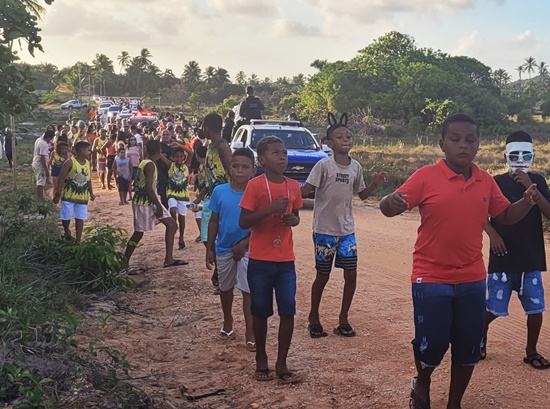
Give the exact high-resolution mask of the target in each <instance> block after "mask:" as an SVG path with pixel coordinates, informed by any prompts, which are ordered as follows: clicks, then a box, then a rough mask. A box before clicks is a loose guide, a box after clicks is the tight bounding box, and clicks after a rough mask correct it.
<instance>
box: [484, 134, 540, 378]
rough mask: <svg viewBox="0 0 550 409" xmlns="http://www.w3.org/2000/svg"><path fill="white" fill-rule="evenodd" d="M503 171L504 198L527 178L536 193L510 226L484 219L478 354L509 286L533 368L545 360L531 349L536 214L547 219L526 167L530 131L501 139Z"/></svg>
mask: <svg viewBox="0 0 550 409" xmlns="http://www.w3.org/2000/svg"><path fill="white" fill-rule="evenodd" d="M504 157H505V159H506V161H507V162H508V167H509V171H508V172H506V173H503V174H501V175H497V176H495V181H496V182H497V184H498V186H499V187H500V189H501V190H502V193H504V196H506V197H507V198H508V200H510V202H512V203H513V202H516V201H517V200H519V199H520V198H521V197H522V196H523V192H524V191H525V190H526V189H527V188H529V186H531V185H532V184H533V183H534V184H536V185H537V189H538V190H539V191H540V193H541V197H540V199H539V200H538V202H537V205H536V206H533V207H532V208H531V210H530V211H529V213H527V216H525V218H524V219H522V220H521V221H519V222H518V223H516V224H514V225H503V224H501V223H499V222H498V221H496V220H495V219H490V221H489V223H487V226H486V227H485V231H486V232H487V234H488V235H489V238H490V239H491V253H490V256H489V268H488V273H489V275H488V279H487V290H488V297H487V313H486V317H485V337H484V338H483V346H482V350H481V359H485V357H486V356H487V346H486V343H487V332H488V330H489V325H490V324H491V322H493V321H494V320H495V319H496V318H497V317H504V316H507V315H508V304H509V303H510V297H511V295H512V291H516V292H517V293H518V297H519V300H520V301H521V305H522V307H523V310H524V311H525V314H526V315H527V345H526V348H525V358H523V362H525V363H526V364H529V365H531V366H532V367H533V368H535V369H548V368H550V362H549V361H548V360H547V359H546V358H544V357H543V356H542V355H541V354H539V353H538V351H537V341H538V338H539V333H540V329H541V327H542V313H543V312H544V310H545V304H544V289H543V286H542V277H541V271H546V254H545V251H544V236H543V226H542V217H541V213H542V214H543V215H544V216H545V217H546V218H550V203H549V202H548V201H549V199H550V190H549V189H548V185H547V183H546V180H545V179H544V177H543V176H541V175H539V174H538V173H532V172H529V169H530V168H531V165H532V164H533V159H534V157H535V153H534V150H533V141H532V138H531V136H530V135H529V134H528V133H527V132H524V131H516V132H513V133H511V134H510V135H508V137H507V138H506V154H505V155H504Z"/></svg>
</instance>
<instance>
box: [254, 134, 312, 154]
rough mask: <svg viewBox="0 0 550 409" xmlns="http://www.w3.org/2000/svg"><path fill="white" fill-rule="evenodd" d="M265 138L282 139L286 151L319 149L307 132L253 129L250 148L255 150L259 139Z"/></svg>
mask: <svg viewBox="0 0 550 409" xmlns="http://www.w3.org/2000/svg"><path fill="white" fill-rule="evenodd" d="M266 136H276V137H277V138H280V139H282V141H283V143H284V144H285V147H286V148H287V149H307V150H313V151H317V150H319V149H320V148H319V145H318V144H317V142H316V141H315V139H313V137H312V136H311V135H310V134H309V133H308V132H306V131H301V130H298V129H296V130H294V129H288V130H287V129H254V130H253V131H252V140H251V141H250V147H251V148H256V145H257V144H258V142H259V141H260V139H262V138H263V137H266Z"/></svg>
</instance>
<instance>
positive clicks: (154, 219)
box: [125, 140, 188, 267]
mask: <svg viewBox="0 0 550 409" xmlns="http://www.w3.org/2000/svg"><path fill="white" fill-rule="evenodd" d="M160 148H161V146H160V142H159V141H155V140H151V141H149V142H147V153H148V155H149V156H148V159H144V160H142V161H141V163H140V164H139V167H138V174H137V178H136V181H135V183H134V199H133V200H132V211H133V213H134V233H133V234H132V237H130V240H128V245H127V246H126V252H125V255H126V261H127V262H128V263H129V262H130V258H131V257H132V254H133V253H134V250H135V249H136V247H137V245H138V243H139V242H140V240H141V239H142V238H143V233H145V232H146V231H151V230H153V229H154V228H155V225H156V224H158V223H162V224H164V225H165V226H166V234H165V236H164V241H165V245H166V254H165V257H164V267H175V266H184V265H186V264H188V263H187V261H183V260H176V259H174V235H175V234H176V230H177V225H176V222H175V221H174V219H172V216H171V215H170V213H169V212H168V210H166V208H165V207H164V206H163V205H162V203H161V202H160V200H159V198H158V196H157V194H156V193H155V190H156V184H157V174H158V173H157V166H156V165H155V162H156V161H157V160H159V159H160V155H161V153H160Z"/></svg>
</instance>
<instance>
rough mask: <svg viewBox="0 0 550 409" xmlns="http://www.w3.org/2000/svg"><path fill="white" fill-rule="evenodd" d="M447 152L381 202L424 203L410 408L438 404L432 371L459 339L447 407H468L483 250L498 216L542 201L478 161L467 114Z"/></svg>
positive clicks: (513, 219)
mask: <svg viewBox="0 0 550 409" xmlns="http://www.w3.org/2000/svg"><path fill="white" fill-rule="evenodd" d="M439 145H440V147H441V150H442V151H443V152H444V154H445V158H444V159H441V160H440V161H439V162H438V163H437V164H435V165H429V166H425V167H423V168H421V169H419V170H417V171H416V172H415V173H414V174H413V175H412V176H411V177H410V178H409V179H408V180H407V181H406V182H405V183H404V184H403V185H402V186H401V187H400V188H399V189H397V191H395V192H394V193H392V194H391V195H388V196H386V197H384V198H383V199H382V201H381V202H380V210H381V211H382V213H383V214H384V215H385V216H388V217H393V216H397V215H399V214H401V213H403V212H404V211H405V210H407V209H409V210H411V209H412V208H414V207H416V206H418V209H419V213H420V227H419V229H418V237H417V240H416V244H415V250H414V254H413V272H412V279H411V281H412V298H413V307H414V325H415V338H414V340H413V350H414V357H415V361H416V369H417V371H418V375H417V377H416V378H415V379H413V382H412V385H411V387H412V390H411V397H410V400H409V408H411V409H425V408H429V407H430V382H431V374H432V373H433V371H434V369H435V368H436V367H437V366H438V365H439V364H440V362H441V360H442V359H443V357H444V355H445V353H446V352H447V349H448V348H449V344H451V345H452V346H451V353H452V366H451V386H450V390H449V398H448V403H447V409H460V407H461V401H462V397H463V395H464V392H465V391H466V388H467V386H468V383H469V382H470V378H471V376H472V373H473V370H474V366H475V365H476V364H477V363H478V362H479V359H480V352H481V344H482V338H483V333H484V316H485V292H486V282H485V279H486V274H487V273H486V270H485V264H484V263H483V257H482V253H481V249H482V237H483V229H484V227H485V224H486V223H487V215H490V216H491V217H492V218H494V219H495V220H498V221H499V223H503V224H514V223H517V222H518V221H519V220H521V219H522V218H523V217H524V216H525V215H526V214H527V213H528V212H529V210H530V209H531V207H532V206H533V205H534V204H535V203H536V202H537V201H538V200H539V199H540V197H541V195H540V193H539V192H538V190H537V189H536V185H531V186H530V187H529V188H528V189H527V190H526V191H525V193H524V194H523V199H521V200H519V201H517V202H516V203H514V204H512V205H510V202H509V201H508V199H506V197H504V195H503V194H502V192H501V191H500V189H499V188H498V186H497V184H496V182H495V181H494V179H493V178H492V177H491V176H490V175H489V174H488V173H487V172H485V171H483V170H481V169H479V168H478V167H477V166H476V165H475V164H474V163H472V161H473V160H474V158H475V156H476V154H477V150H478V148H479V131H478V128H477V125H476V123H475V121H474V120H473V119H471V118H470V117H468V116H467V115H464V114H456V115H452V116H450V117H448V118H447V119H446V120H445V121H444V122H443V124H442V136H441V139H440V140H439Z"/></svg>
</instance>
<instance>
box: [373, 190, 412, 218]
mask: <svg viewBox="0 0 550 409" xmlns="http://www.w3.org/2000/svg"><path fill="white" fill-rule="evenodd" d="M406 197H407V195H406V194H404V193H400V192H393V193H392V194H391V195H387V196H385V197H384V198H383V199H382V200H381V201H380V210H381V211H382V214H383V215H384V216H386V217H394V216H397V215H400V214H401V213H403V212H404V211H405V210H407V209H408V208H409V204H408V203H407V200H406Z"/></svg>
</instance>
